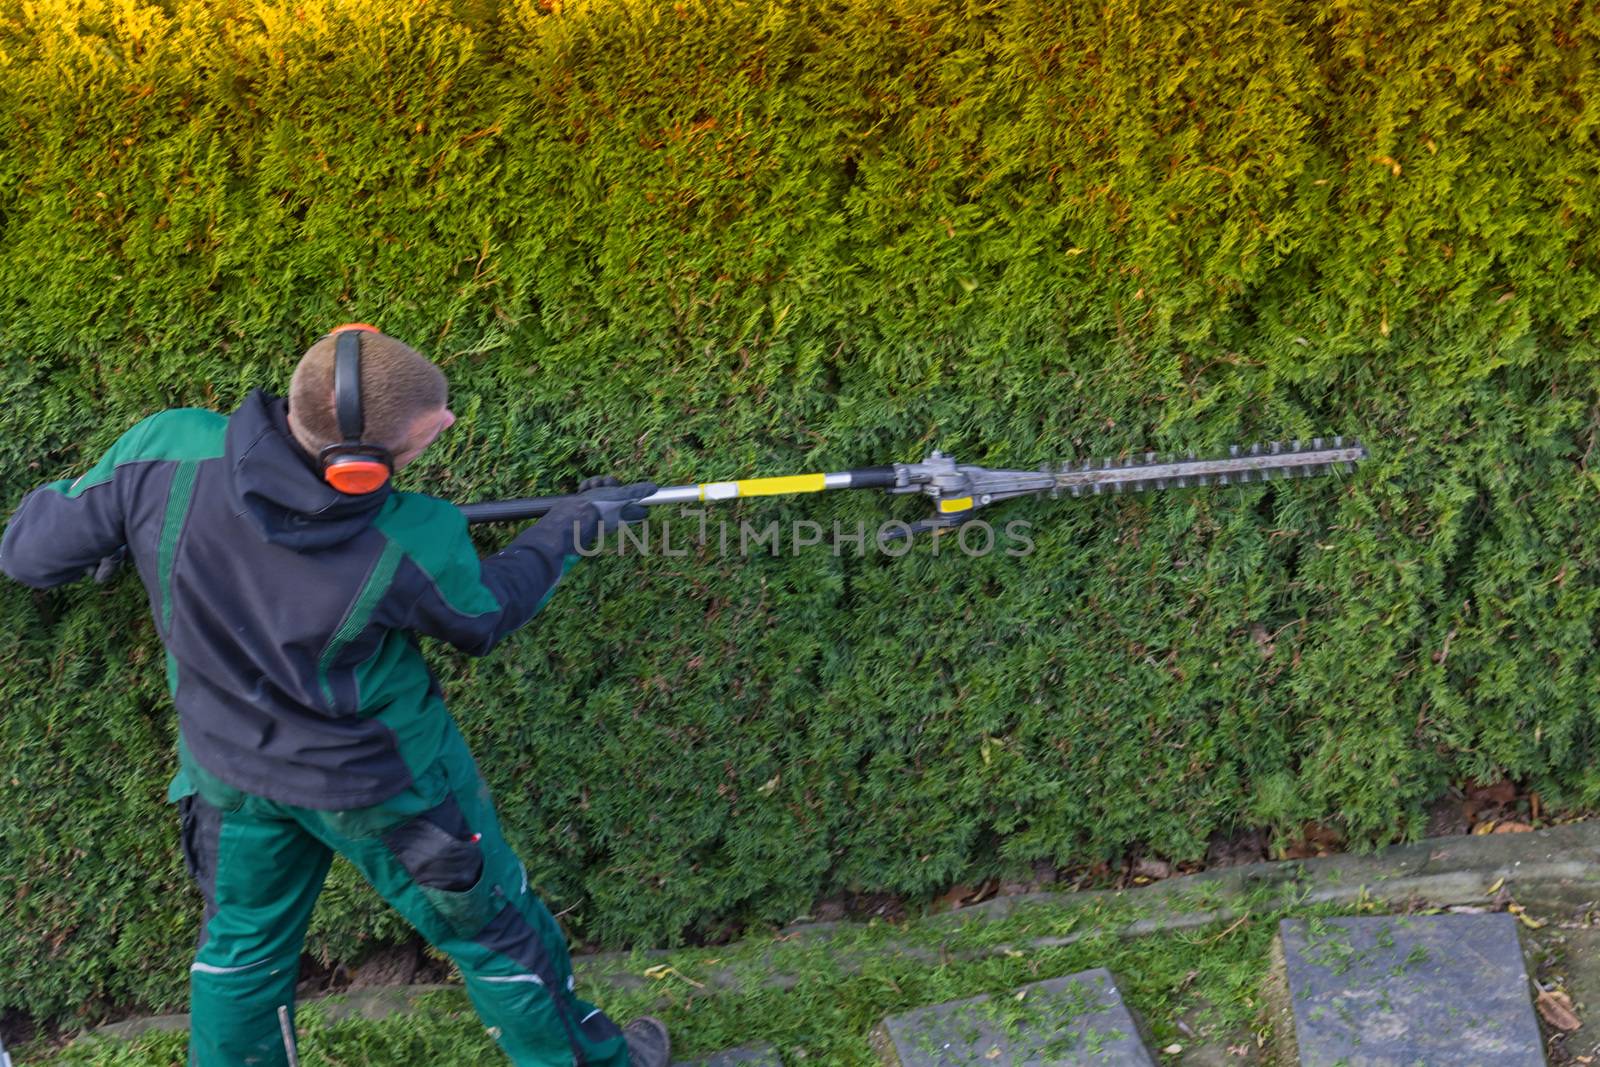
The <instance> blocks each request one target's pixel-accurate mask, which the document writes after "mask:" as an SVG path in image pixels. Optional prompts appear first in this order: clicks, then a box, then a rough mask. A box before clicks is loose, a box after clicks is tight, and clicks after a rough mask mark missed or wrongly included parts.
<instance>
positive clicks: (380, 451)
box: [317, 322, 394, 496]
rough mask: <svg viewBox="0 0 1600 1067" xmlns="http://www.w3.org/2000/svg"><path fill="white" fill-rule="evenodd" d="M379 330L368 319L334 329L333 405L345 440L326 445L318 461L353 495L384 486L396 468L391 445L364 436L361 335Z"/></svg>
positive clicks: (335, 482)
mask: <svg viewBox="0 0 1600 1067" xmlns="http://www.w3.org/2000/svg"><path fill="white" fill-rule="evenodd" d="M377 332H378V329H377V327H375V326H368V325H367V324H366V323H364V322H348V323H345V324H344V325H343V326H338V327H335V328H334V330H333V333H334V335H335V341H334V353H333V404H334V410H335V412H336V413H337V415H338V416H339V436H341V437H343V438H344V440H343V441H341V442H340V443H339V444H336V445H329V446H328V447H327V448H324V449H323V450H322V451H321V452H320V453H319V454H318V455H317V460H318V462H320V463H321V464H322V477H323V480H325V481H326V482H327V483H328V484H329V485H331V486H333V487H334V488H335V489H337V490H339V492H341V493H348V494H350V495H351V496H360V495H362V494H364V493H372V492H376V491H377V490H378V489H381V488H383V486H384V483H386V482H388V480H389V475H390V474H391V473H393V471H394V456H393V455H391V454H390V452H389V450H388V449H387V448H383V447H382V446H380V445H374V444H369V443H367V442H365V441H363V440H362V439H361V431H362V428H363V425H362V417H361V335H362V334H363V333H377Z"/></svg>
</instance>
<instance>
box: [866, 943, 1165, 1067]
mask: <svg viewBox="0 0 1600 1067" xmlns="http://www.w3.org/2000/svg"><path fill="white" fill-rule="evenodd" d="M875 1036H876V1043H877V1045H878V1051H879V1055H880V1057H881V1058H882V1059H883V1061H884V1062H885V1063H886V1064H888V1065H890V1067H957V1065H964V1064H970V1065H973V1067H991V1065H1002V1064H1003V1065H1007V1067H1155V1060H1154V1059H1153V1058H1152V1057H1151V1055H1150V1053H1149V1051H1148V1050H1147V1049H1146V1048H1145V1046H1144V1042H1143V1041H1142V1040H1141V1037H1140V1030H1139V1025H1138V1023H1137V1021H1136V1020H1135V1019H1134V1017H1133V1013H1132V1012H1131V1011H1129V1010H1128V1006H1127V1005H1126V1004H1124V1003H1123V1001H1122V993H1121V992H1120V991H1119V990H1118V989H1117V984H1116V981H1115V980H1114V979H1113V978H1112V977H1111V972H1109V971H1107V970H1105V969H1104V968H1096V969H1095V970H1092V971H1083V972H1080V973H1078V974H1071V975H1067V976H1066V977H1064V978H1052V979H1050V980H1049V981H1045V982H1035V983H1033V984H1032V985H1027V986H1023V987H1022V988H1021V989H1019V990H1017V991H1016V992H1015V993H1013V994H1010V995H1009V996H1004V997H973V998H972V999H970V1000H957V1001H951V1002H950V1003H948V1004H935V1005H933V1006H932V1007H928V1008H919V1009H917V1010H916V1011H910V1012H906V1013H905V1014H903V1015H894V1016H890V1017H889V1018H888V1019H885V1020H884V1022H883V1026H882V1027H881V1028H880V1029H879V1031H878V1033H877V1034H876V1035H875Z"/></svg>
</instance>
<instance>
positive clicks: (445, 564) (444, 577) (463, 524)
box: [373, 492, 500, 615]
mask: <svg viewBox="0 0 1600 1067" xmlns="http://www.w3.org/2000/svg"><path fill="white" fill-rule="evenodd" d="M373 525H374V526H376V527H377V528H378V530H379V531H380V532H381V533H382V534H383V535H384V536H385V537H387V538H389V539H390V540H391V541H394V542H395V543H397V544H399V545H400V547H401V548H403V549H404V550H405V554H406V555H407V556H408V557H410V559H411V561H412V562H413V563H415V564H416V565H417V566H418V567H420V568H422V570H423V571H424V572H425V573H426V574H427V575H428V577H429V578H431V579H433V584H434V585H435V586H436V587H437V588H438V590H439V595H440V596H441V597H443V598H444V601H445V603H446V604H448V605H449V606H450V608H451V609H452V610H454V611H457V612H460V613H461V614H462V615H487V614H489V613H490V612H495V611H499V610H500V601H499V599H498V598H497V597H496V596H495V595H494V593H493V592H491V591H490V589H489V587H488V586H486V585H484V584H483V569H482V566H481V564H480V563H479V561H478V550H477V548H476V547H474V545H473V544H472V538H471V537H469V536H467V520H466V518H465V517H463V516H462V514H461V511H460V509H458V508H457V507H456V506H455V505H454V504H452V503H450V502H449V501H448V500H441V499H439V498H438V497H436V496H428V495H427V494H425V493H401V492H395V493H391V494H390V495H389V499H388V501H387V502H386V503H385V504H384V506H383V510H382V511H380V512H379V513H378V517H377V519H375V520H374V521H373Z"/></svg>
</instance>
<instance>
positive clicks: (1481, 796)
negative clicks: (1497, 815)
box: [1467, 779, 1517, 804]
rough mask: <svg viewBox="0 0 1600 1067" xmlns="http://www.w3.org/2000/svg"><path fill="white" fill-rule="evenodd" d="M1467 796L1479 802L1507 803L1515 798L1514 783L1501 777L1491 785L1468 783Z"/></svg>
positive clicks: (1515, 788) (1515, 789)
mask: <svg viewBox="0 0 1600 1067" xmlns="http://www.w3.org/2000/svg"><path fill="white" fill-rule="evenodd" d="M1467 796H1469V797H1471V798H1472V799H1473V800H1474V801H1476V802H1477V803H1479V804H1509V803H1511V802H1512V801H1513V800H1516V799H1517V787H1516V785H1515V784H1514V783H1512V782H1510V781H1508V780H1506V779H1501V780H1500V781H1498V782H1495V783H1494V784H1493V785H1469V786H1467Z"/></svg>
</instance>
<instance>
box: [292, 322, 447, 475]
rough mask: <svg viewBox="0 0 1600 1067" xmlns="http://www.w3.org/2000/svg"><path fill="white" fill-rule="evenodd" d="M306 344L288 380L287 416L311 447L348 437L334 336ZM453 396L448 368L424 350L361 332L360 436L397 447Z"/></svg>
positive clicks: (392, 339)
mask: <svg viewBox="0 0 1600 1067" xmlns="http://www.w3.org/2000/svg"><path fill="white" fill-rule="evenodd" d="M336 336H337V332H335V333H330V334H328V335H327V336H325V337H323V338H321V339H319V340H318V341H317V343H316V344H314V345H312V346H311V347H310V348H308V349H306V351H305V354H304V355H303V356H301V357H300V363H299V365H298V366H296V367H295V369H294V377H293V378H292V379H291V380H290V382H289V418H290V426H291V427H292V428H293V429H294V430H295V436H296V437H300V438H301V442H300V443H301V444H303V445H305V446H306V447H308V448H310V449H311V450H312V451H313V452H318V451H321V450H322V449H324V448H326V447H328V446H329V445H333V444H338V443H339V442H340V441H342V440H344V435H343V434H341V433H340V432H339V415H338V412H337V411H336V410H335V407H334V401H333V368H334V348H335V341H334V338H335V337H336ZM448 399H449V388H448V386H447V385H446V383H445V379H444V372H443V371H441V370H440V369H439V368H438V367H436V366H434V365H433V364H432V363H430V362H428V360H427V358H426V357H424V356H423V355H422V354H421V353H420V352H417V351H416V350H415V349H413V348H411V347H409V346H408V345H405V344H403V343H401V342H399V341H396V340H395V339H394V338H393V337H389V336H387V335H385V334H381V333H374V332H369V331H362V333H361V417H362V423H363V429H362V432H361V436H362V439H363V440H365V441H367V442H368V443H369V444H375V445H382V446H383V447H384V448H387V449H389V450H390V451H391V452H397V451H399V450H400V448H401V447H402V446H403V445H404V444H405V443H406V439H407V436H408V434H409V432H410V430H411V424H412V423H414V422H415V421H416V420H417V418H418V416H421V415H425V414H427V413H428V412H430V411H437V410H438V409H439V408H442V407H444V406H445V402H446V401H447V400H448Z"/></svg>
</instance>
